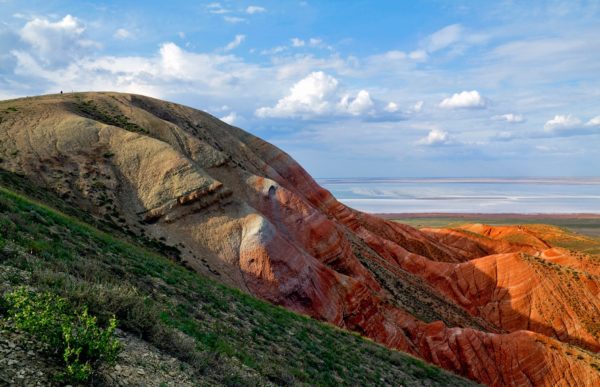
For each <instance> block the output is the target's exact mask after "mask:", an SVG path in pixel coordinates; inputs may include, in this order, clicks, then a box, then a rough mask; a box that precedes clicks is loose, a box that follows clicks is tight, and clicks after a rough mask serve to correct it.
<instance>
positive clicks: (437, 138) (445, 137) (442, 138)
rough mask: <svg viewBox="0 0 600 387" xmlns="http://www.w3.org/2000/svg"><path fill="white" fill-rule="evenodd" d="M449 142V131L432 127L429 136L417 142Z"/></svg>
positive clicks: (437, 143) (438, 143)
mask: <svg viewBox="0 0 600 387" xmlns="http://www.w3.org/2000/svg"><path fill="white" fill-rule="evenodd" d="M449 142H450V135H449V134H448V132H446V131H443V130H439V129H432V130H430V131H429V134H428V135H427V137H424V138H422V139H420V140H419V141H418V142H417V144H422V145H443V144H447V143H449Z"/></svg>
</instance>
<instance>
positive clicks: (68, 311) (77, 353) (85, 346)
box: [4, 288, 121, 382]
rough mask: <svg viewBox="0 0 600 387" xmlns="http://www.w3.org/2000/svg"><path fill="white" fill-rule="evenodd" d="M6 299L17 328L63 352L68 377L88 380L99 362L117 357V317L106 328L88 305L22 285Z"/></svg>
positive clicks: (110, 360) (66, 376)
mask: <svg viewBox="0 0 600 387" xmlns="http://www.w3.org/2000/svg"><path fill="white" fill-rule="evenodd" d="M4 299H5V303H6V304H7V305H8V307H7V315H8V316H9V317H10V318H11V319H12V321H13V322H14V324H15V327H16V328H17V329H19V330H22V331H24V332H27V333H29V334H30V335H32V336H34V337H35V338H36V339H38V340H39V341H41V342H43V343H45V344H47V345H48V347H49V348H50V349H52V350H54V351H56V352H57V353H59V354H62V359H63V361H64V363H65V375H64V376H65V378H66V379H67V380H72V381H75V382H84V381H86V380H87V379H89V377H90V376H91V375H92V373H93V369H94V367H95V366H96V365H97V364H98V363H99V362H101V361H105V362H107V363H114V361H115V360H116V357H117V355H118V353H119V351H120V349H121V347H120V344H119V342H118V341H117V340H116V338H115V336H114V333H115V328H116V327H117V321H116V319H115V318H111V319H110V320H109V323H108V326H107V327H106V328H105V329H103V328H101V327H99V326H98V324H97V321H96V317H94V316H90V315H89V313H88V311H87V308H84V309H83V310H81V311H78V310H74V309H73V308H72V307H71V306H70V305H69V304H68V303H67V301H66V300H65V299H63V298H61V297H58V296H56V295H54V294H52V293H48V292H45V293H35V292H31V291H27V290H25V289H24V288H19V289H17V290H15V291H14V292H12V293H9V294H7V295H6V296H5V297H4Z"/></svg>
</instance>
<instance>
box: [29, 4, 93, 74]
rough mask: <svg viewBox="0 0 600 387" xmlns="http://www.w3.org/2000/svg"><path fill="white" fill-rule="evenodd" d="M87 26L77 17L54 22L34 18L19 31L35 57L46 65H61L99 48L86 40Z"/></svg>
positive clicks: (66, 17) (67, 16)
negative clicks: (84, 52)
mask: <svg viewBox="0 0 600 387" xmlns="http://www.w3.org/2000/svg"><path fill="white" fill-rule="evenodd" d="M84 32H85V26H84V25H83V24H82V23H81V22H80V21H79V20H78V19H77V18H75V17H73V16H71V15H66V16H65V17H63V18H62V19H61V20H59V21H56V22H52V21H49V20H48V19H43V18H37V17H36V18H34V19H32V20H30V21H28V22H27V23H26V24H25V26H23V28H22V29H21V30H20V31H19V36H20V37H21V39H22V40H23V41H25V42H26V43H28V44H29V45H30V46H31V47H32V48H33V52H34V54H35V56H36V57H37V58H39V59H40V60H42V61H44V62H45V63H46V64H61V63H66V62H69V61H70V60H72V59H73V58H74V57H77V56H78V55H79V54H81V52H82V51H85V50H86V49H90V48H98V47H99V44H98V43H96V42H94V41H92V40H89V39H86V38H85V34H84Z"/></svg>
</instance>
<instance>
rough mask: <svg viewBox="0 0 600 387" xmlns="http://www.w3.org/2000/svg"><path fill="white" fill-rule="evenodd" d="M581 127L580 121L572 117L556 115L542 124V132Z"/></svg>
mask: <svg viewBox="0 0 600 387" xmlns="http://www.w3.org/2000/svg"><path fill="white" fill-rule="evenodd" d="M580 127H581V120H580V119H579V118H577V117H573V116H572V115H570V114H568V115H561V114H557V115H555V116H554V118H552V119H551V120H548V121H546V123H545V124H544V130H546V131H547V132H553V131H560V130H569V129H578V128H580Z"/></svg>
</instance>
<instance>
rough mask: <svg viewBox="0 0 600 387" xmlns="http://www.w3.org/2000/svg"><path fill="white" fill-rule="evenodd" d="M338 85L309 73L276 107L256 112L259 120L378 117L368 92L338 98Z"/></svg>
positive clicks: (321, 76) (335, 82)
mask: <svg viewBox="0 0 600 387" xmlns="http://www.w3.org/2000/svg"><path fill="white" fill-rule="evenodd" d="M339 86H340V83H339V81H338V80H337V79H336V78H334V77H332V76H331V75H328V74H326V73H324V72H322V71H316V72H313V73H310V74H309V75H308V76H306V77H305V78H303V79H301V80H300V81H298V82H297V83H296V84H295V85H293V86H292V87H291V88H290V92H289V94H288V95H287V96H285V97H283V98H281V99H280V100H279V101H277V103H276V104H275V106H273V107H261V108H259V109H257V110H256V112H255V114H256V116H257V117H261V118H267V117H279V118H282V117H301V118H311V117H318V116H326V115H330V116H363V115H373V114H375V112H376V111H375V102H374V101H373V100H372V99H371V95H370V94H369V92H368V91H366V90H360V91H359V92H358V93H357V94H356V96H355V97H352V96H351V95H350V94H344V95H341V96H340V94H339Z"/></svg>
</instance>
